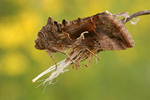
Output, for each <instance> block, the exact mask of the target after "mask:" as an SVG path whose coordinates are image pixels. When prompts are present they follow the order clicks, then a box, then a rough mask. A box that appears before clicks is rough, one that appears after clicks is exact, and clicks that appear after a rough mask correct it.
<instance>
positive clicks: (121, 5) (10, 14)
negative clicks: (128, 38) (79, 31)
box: [0, 0, 150, 100]
mask: <svg viewBox="0 0 150 100" xmlns="http://www.w3.org/2000/svg"><path fill="white" fill-rule="evenodd" d="M148 9H150V0H0V100H150V44H149V43H150V15H149V16H142V17H141V19H140V21H139V22H138V23H137V25H131V24H130V22H128V23H127V24H126V27H127V28H128V30H129V32H130V33H131V35H132V36H133V39H134V41H135V46H134V47H133V48H131V49H128V50H124V51H104V52H100V53H99V54H98V56H99V57H100V58H101V60H100V61H98V63H96V59H94V60H93V62H92V64H91V65H90V67H87V68H86V67H83V68H80V69H78V70H77V71H74V70H73V69H72V68H70V71H68V72H66V73H64V74H61V75H59V76H58V78H57V79H56V80H55V81H57V83H55V84H54V85H50V86H47V88H46V91H45V92H44V94H42V91H43V90H44V87H43V86H40V87H38V88H35V87H36V86H37V85H39V84H40V82H39V83H38V82H37V83H32V81H31V80H32V79H33V78H34V77H36V76H37V75H38V74H40V73H41V72H42V71H44V70H45V69H47V68H48V67H50V66H52V65H53V64H54V62H53V60H52V59H51V58H50V57H49V56H48V55H47V54H46V52H45V51H40V50H36V49H35V48H34V40H35V39H36V38H37V33H38V31H39V30H40V29H41V28H42V26H43V25H45V24H46V22H47V19H48V17H49V16H51V17H52V18H53V19H54V20H57V21H59V22H61V21H62V19H64V18H65V19H67V20H69V21H70V20H74V19H77V18H78V17H81V18H82V17H87V16H91V15H94V14H97V13H100V12H103V11H105V10H108V11H109V12H111V13H120V12H130V14H132V13H134V12H137V11H139V10H148ZM54 57H55V59H56V60H57V62H58V61H61V60H62V59H64V58H65V57H66V56H64V55H62V54H60V53H57V54H54ZM85 63H87V61H86V62H85ZM48 76H49V75H46V77H48ZM42 79H44V78H42Z"/></svg>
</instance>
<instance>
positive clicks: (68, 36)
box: [64, 33, 72, 40]
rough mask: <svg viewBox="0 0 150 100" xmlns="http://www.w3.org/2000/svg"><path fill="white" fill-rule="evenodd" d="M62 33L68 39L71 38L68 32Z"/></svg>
mask: <svg viewBox="0 0 150 100" xmlns="http://www.w3.org/2000/svg"><path fill="white" fill-rule="evenodd" d="M64 34H65V35H66V36H67V38H68V39H69V40H72V39H71V37H70V35H69V34H68V33H64Z"/></svg>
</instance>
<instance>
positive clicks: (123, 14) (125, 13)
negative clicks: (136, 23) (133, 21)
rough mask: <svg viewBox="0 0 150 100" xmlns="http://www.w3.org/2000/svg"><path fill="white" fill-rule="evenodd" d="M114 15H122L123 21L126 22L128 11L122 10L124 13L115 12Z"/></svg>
mask: <svg viewBox="0 0 150 100" xmlns="http://www.w3.org/2000/svg"><path fill="white" fill-rule="evenodd" d="M114 15H115V16H118V17H124V18H125V19H124V21H123V22H124V23H125V22H126V20H127V18H129V17H130V16H129V12H124V13H117V14H114Z"/></svg>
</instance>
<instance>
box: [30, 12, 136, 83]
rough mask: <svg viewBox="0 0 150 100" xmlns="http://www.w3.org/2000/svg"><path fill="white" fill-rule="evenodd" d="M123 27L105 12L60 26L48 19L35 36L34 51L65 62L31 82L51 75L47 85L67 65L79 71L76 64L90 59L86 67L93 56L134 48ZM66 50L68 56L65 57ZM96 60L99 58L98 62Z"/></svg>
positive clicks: (114, 16)
mask: <svg viewBox="0 0 150 100" xmlns="http://www.w3.org/2000/svg"><path fill="white" fill-rule="evenodd" d="M124 24H125V23H124V22H122V21H121V20H120V19H118V18H117V17H116V15H113V14H111V13H109V12H108V11H105V12H102V13H98V14H96V15H94V16H91V17H86V18H78V19H77V20H73V21H69V22H68V21H66V20H65V19H64V20H63V21H62V23H58V22H57V21H53V20H52V18H51V17H49V18H48V22H47V24H46V25H45V26H43V28H42V29H41V30H40V32H39V33H38V38H37V39H36V41H35V43H36V45H35V48H37V49H40V50H46V52H47V53H48V54H49V55H50V56H51V57H52V58H53V56H52V55H51V53H56V52H60V53H63V54H65V55H67V58H66V59H65V60H63V61H61V62H60V63H56V61H55V60H54V58H53V60H54V61H55V65H54V66H52V67H50V68H49V69H47V70H46V71H44V72H43V73H41V74H40V75H38V76H37V77H36V78H35V79H33V80H32V81H33V82H35V81H36V80H38V79H39V78H40V77H42V76H43V75H45V74H47V73H48V72H50V71H54V72H53V73H52V74H51V75H50V77H49V78H47V79H46V80H45V81H44V82H43V83H42V84H45V83H46V82H49V83H51V82H52V80H53V79H54V78H56V77H57V76H58V75H59V74H60V73H61V72H63V71H64V69H65V68H66V67H68V66H69V65H73V66H74V65H76V66H78V67H80V65H79V63H80V62H81V61H84V60H86V59H88V58H90V60H89V63H88V64H87V65H85V66H89V65H90V63H91V61H92V58H93V56H96V57H97V58H98V56H97V54H98V53H99V52H101V51H105V50H126V49H128V48H131V47H133V46H134V41H133V40H132V36H131V35H130V33H129V32H128V30H127V29H126V27H125V25H124ZM66 50H69V53H68V54H67V53H66ZM98 59H99V58H98Z"/></svg>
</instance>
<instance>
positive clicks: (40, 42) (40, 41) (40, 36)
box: [35, 32, 45, 50]
mask: <svg viewBox="0 0 150 100" xmlns="http://www.w3.org/2000/svg"><path fill="white" fill-rule="evenodd" d="M43 39H44V36H43V34H42V32H39V33H38V37H37V39H36V40H35V48H36V49H40V50H43V49H45V45H44V41H43Z"/></svg>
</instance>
